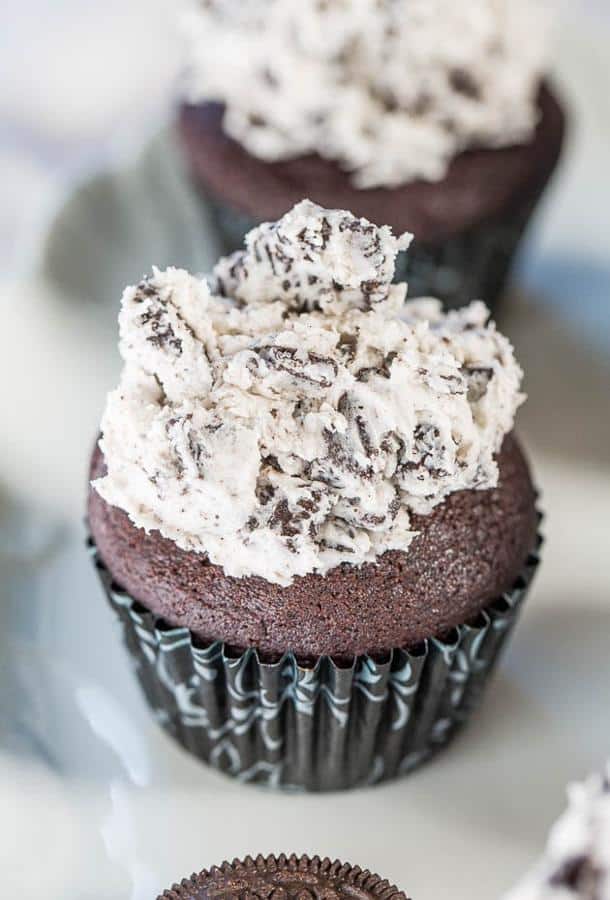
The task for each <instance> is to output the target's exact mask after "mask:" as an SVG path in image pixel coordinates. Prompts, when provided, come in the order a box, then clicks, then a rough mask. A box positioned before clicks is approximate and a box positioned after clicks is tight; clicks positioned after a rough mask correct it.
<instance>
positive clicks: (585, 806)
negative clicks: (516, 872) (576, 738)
mask: <svg viewBox="0 0 610 900" xmlns="http://www.w3.org/2000/svg"><path fill="white" fill-rule="evenodd" d="M568 800H569V803H568V808H567V810H566V811H565V812H564V814H563V815H562V816H561V818H560V819H559V820H558V821H557V822H556V824H555V825H554V826H553V829H552V831H551V834H550V836H549V841H548V844H547V848H546V851H545V854H544V857H543V859H542V860H541V861H540V863H539V864H538V866H537V867H536V868H535V869H534V871H533V872H531V873H530V874H529V875H528V876H527V877H526V878H525V879H524V880H523V882H522V883H521V884H520V885H519V886H518V887H516V888H515V889H514V890H512V891H510V892H509V894H508V895H507V896H506V898H505V900H610V765H609V766H608V767H607V770H606V775H605V776H603V775H593V776H591V777H590V778H589V779H588V780H587V781H585V782H584V783H583V784H574V785H572V786H571V787H570V788H569V791H568Z"/></svg>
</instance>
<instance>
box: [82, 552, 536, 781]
mask: <svg viewBox="0 0 610 900" xmlns="http://www.w3.org/2000/svg"><path fill="white" fill-rule="evenodd" d="M541 542H542V541H541V538H540V537H539V538H538V540H537V545H536V549H535V551H534V552H532V554H530V556H529V558H528V560H527V563H526V565H525V566H524V569H523V571H522V573H521V574H520V576H519V577H518V578H517V580H516V582H515V584H514V586H513V588H512V589H511V590H510V591H508V592H506V593H505V594H504V595H503V596H502V597H499V598H498V599H497V600H496V601H495V602H493V603H492V604H490V605H489V607H488V608H487V609H485V610H484V611H483V612H481V613H480V614H479V616H478V617H477V619H476V621H474V622H472V623H470V624H466V625H462V626H460V627H458V628H455V629H454V630H453V631H452V633H451V634H449V635H448V636H446V637H445V638H443V639H431V640H428V641H426V642H424V643H423V644H422V645H421V646H420V647H418V648H416V649H414V650H409V651H407V650H400V649H397V650H394V651H393V652H392V653H391V654H390V655H389V656H388V658H387V659H377V658H373V657H372V656H362V657H358V658H357V659H355V660H354V661H353V662H352V664H351V665H340V664H338V663H336V662H335V661H334V660H333V659H331V658H330V657H327V656H324V657H320V658H319V659H318V660H317V661H316V662H315V664H313V663H312V664H307V665H301V664H300V663H299V661H298V660H297V659H296V658H295V656H294V654H292V653H286V654H285V655H284V656H283V657H282V658H281V659H279V660H277V661H273V662H267V661H265V660H262V659H260V658H259V655H258V653H257V651H256V650H255V649H249V650H246V651H245V652H242V653H239V652H232V651H231V650H230V649H229V648H228V647H226V646H225V645H224V644H222V643H220V642H214V643H211V644H203V643H201V642H200V641H199V640H198V639H197V638H196V637H195V635H193V634H192V633H191V632H190V631H189V630H188V629H187V628H184V627H173V626H171V625H169V624H167V623H166V622H164V621H163V620H161V619H159V618H158V617H156V616H155V615H153V614H152V613H151V612H149V611H148V610H146V609H145V608H144V607H143V606H142V605H141V604H140V603H138V602H137V601H135V600H134V599H132V598H131V597H130V596H128V595H127V594H126V593H125V592H124V591H122V590H121V589H120V588H118V587H117V586H116V585H115V584H114V583H113V582H112V577H111V575H110V573H109V572H108V570H107V569H106V567H105V566H104V564H103V562H102V560H101V559H100V557H99V555H98V553H97V550H96V547H95V545H94V543H93V542H92V541H91V539H90V540H89V548H90V552H91V555H92V558H93V561H94V563H95V566H96V568H97V571H98V573H99V575H100V578H101V581H102V584H103V586H104V589H105V593H106V595H107V598H108V600H109V602H110V604H111V606H112V608H113V609H114V610H115V611H116V613H117V614H118V616H119V619H120V622H121V625H122V631H123V637H124V640H125V644H126V646H127V649H128V651H129V654H130V656H131V659H132V662H133V665H134V667H135V671H136V674H137V677H138V679H139V682H140V684H141V687H142V689H143V691H144V694H145V696H146V699H147V701H148V703H149V705H150V707H151V708H152V710H153V712H154V714H155V716H156V718H157V720H158V721H159V723H160V724H161V725H162V726H163V728H164V729H165V730H166V731H167V732H168V733H169V734H170V735H172V737H174V738H175V739H176V740H177V741H178V743H179V744H181V745H182V746H183V747H184V748H185V750H187V751H189V753H192V754H193V755H194V756H196V757H198V758H199V759H200V760H202V761H203V762H206V763H208V764H209V765H211V766H213V767H214V768H216V769H219V770H220V771H222V772H225V773H226V774H228V775H232V776H234V777H235V778H237V779H239V780H240V781H243V782H254V783H258V784H265V785H268V786H270V787H276V788H285V789H290V790H308V791H330V790H342V789H347V788H352V787H356V786H364V785H371V784H375V783H377V782H381V781H384V780H386V779H390V778H394V777H396V776H399V775H404V774H406V773H408V772H410V771H411V770H412V769H415V768H416V767H417V766H419V765H421V764H422V763H423V762H425V761H426V760H427V759H429V758H430V757H431V756H432V755H433V754H434V753H436V752H437V751H438V750H440V749H441V748H442V747H444V746H445V745H446V744H447V743H448V742H449V740H450V739H451V738H452V737H453V735H454V734H455V733H456V732H457V731H458V730H459V728H460V727H461V726H462V725H463V724H464V723H465V722H466V721H467V719H468V718H469V716H470V714H471V713H472V711H473V709H474V708H475V707H476V706H477V705H478V703H479V701H480V699H481V695H482V693H483V690H484V688H485V685H486V683H487V681H488V679H489V676H490V674H491V672H492V671H493V669H494V667H495V664H496V662H497V660H498V657H499V654H500V652H501V650H502V649H503V647H504V646H505V644H506V642H507V638H508V636H509V634H510V633H511V631H512V628H513V626H514V625H515V622H516V620H517V617H518V615H519V612H520V609H521V606H522V604H523V600H524V598H525V596H526V594H527V591H528V588H529V586H530V583H531V580H532V578H533V575H534V573H535V571H536V568H537V566H538V562H539V553H538V551H539V548H540V545H541Z"/></svg>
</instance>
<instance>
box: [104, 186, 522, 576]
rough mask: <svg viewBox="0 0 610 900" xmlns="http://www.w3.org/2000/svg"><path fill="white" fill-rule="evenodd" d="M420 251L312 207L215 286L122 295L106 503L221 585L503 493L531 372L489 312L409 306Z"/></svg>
mask: <svg viewBox="0 0 610 900" xmlns="http://www.w3.org/2000/svg"><path fill="white" fill-rule="evenodd" d="M409 240H410V237H409V236H408V235H403V236H401V237H399V238H396V237H394V236H393V235H392V233H391V230H390V229H389V228H388V227H382V228H379V227H377V226H375V225H372V224H371V223H370V222H367V221H366V220H365V219H358V218H355V217H354V216H352V215H351V214H350V213H348V212H345V211H340V210H333V211H329V210H324V209H322V208H320V207H318V206H316V205H314V204H312V203H310V202H309V201H303V202H302V203H300V204H298V205H297V206H296V207H295V208H294V209H293V210H291V211H290V212H289V213H287V214H286V215H285V216H284V217H283V218H282V219H281V220H280V221H279V222H277V223H272V224H264V225H261V226H260V227H259V228H257V229H255V230H254V231H252V232H251V233H250V234H249V235H248V236H247V238H246V249H245V250H243V251H240V252H238V253H236V254H234V255H233V256H231V257H229V258H227V259H221V260H220V262H219V263H218V265H217V266H216V268H215V270H214V272H213V275H212V276H211V277H210V278H209V279H207V280H206V279H200V278H195V277H193V276H192V275H189V274H188V273H186V272H184V271H181V270H177V269H168V270H167V271H165V272H161V271H158V270H156V269H155V270H154V271H153V274H152V275H151V276H150V277H149V278H147V279H145V280H144V281H142V282H141V283H140V284H139V285H137V286H136V287H130V288H127V290H126V291H125V293H124V295H123V300H122V310H121V313H120V320H119V321H120V335H121V340H120V349H121V353H122V356H123V358H124V360H125V366H124V369H123V373H122V377H121V382H120V386H119V388H118V389H117V390H116V391H114V392H113V393H112V394H110V396H109V398H108V402H107V406H106V411H105V414H104V417H103V422H102V432H103V436H102V439H101V442H100V446H101V450H102V452H103V454H104V457H105V460H106V465H107V474H106V475H105V477H103V478H101V479H99V480H97V481H96V482H95V483H94V484H95V488H96V489H97V491H98V492H99V493H100V495H101V496H102V497H103V498H104V499H105V500H106V501H107V502H108V503H110V504H112V505H115V506H118V507H120V508H122V509H123V510H125V511H126V512H127V513H128V514H129V516H130V518H131V519H132V521H133V522H134V523H135V524H136V525H138V526H141V527H142V528H145V529H146V530H155V529H156V530H158V531H159V532H161V534H162V535H163V536H165V537H167V538H170V539H171V540H173V541H174V542H175V543H176V544H177V545H178V546H179V547H181V548H183V549H184V550H192V551H197V552H201V553H205V554H207V556H208V558H209V559H210V560H211V562H213V563H215V564H218V565H220V566H222V567H223V569H224V571H225V573H226V574H227V575H230V576H235V577H240V576H248V575H259V576H262V577H263V578H265V579H266V580H267V581H271V582H276V583H278V584H281V585H287V584H290V583H291V582H292V580H293V579H294V577H295V576H299V575H306V574H308V573H311V572H317V573H321V574H324V573H326V572H328V571H329V570H330V569H333V568H334V567H336V566H338V565H340V564H342V563H350V564H353V565H361V564H362V563H365V562H374V561H375V560H376V559H377V558H378V557H379V556H380V555H381V554H383V553H385V552H386V551H387V550H394V549H397V550H403V551H405V550H407V549H408V546H409V543H410V542H411V540H412V539H413V537H414V536H415V533H414V532H413V531H412V530H411V526H410V515H411V513H417V514H420V515H425V514H427V513H429V512H431V511H432V509H434V507H435V506H437V505H438V504H439V503H441V502H442V501H443V500H444V499H445V498H446V497H447V496H448V495H449V494H451V493H452V492H454V491H460V490H469V489H486V488H492V487H494V486H495V485H496V484H497V478H498V469H497V464H496V461H495V459H494V455H495V454H496V453H497V451H498V450H499V449H500V446H501V444H502V441H503V438H504V436H505V435H506V434H507V433H508V432H509V431H510V430H511V429H512V426H513V419H514V414H515V411H516V409H517V407H518V406H519V404H520V403H521V401H522V399H523V397H522V395H521V394H520V392H519V387H520V381H521V371H520V369H519V367H518V365H517V363H516V361H515V359H514V356H513V351H512V348H511V346H510V344H509V342H508V341H507V340H506V338H504V337H503V336H502V335H500V334H499V333H498V332H497V331H496V329H495V327H494V325H493V323H488V322H487V319H488V311H487V309H486V307H485V306H484V305H483V304H482V303H480V302H474V303H472V304H471V305H470V306H468V307H466V308H465V309H462V310H460V311H457V312H450V313H447V314H444V313H443V312H442V311H441V306H440V303H439V302H438V301H436V300H429V299H424V300H416V301H410V302H406V303H405V295H406V285H405V284H397V285H393V284H392V283H391V281H392V277H393V274H394V261H395V257H396V255H397V253H398V251H399V250H400V249H403V248H405V247H406V246H407V245H408V243H409Z"/></svg>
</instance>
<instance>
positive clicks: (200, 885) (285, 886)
mask: <svg viewBox="0 0 610 900" xmlns="http://www.w3.org/2000/svg"><path fill="white" fill-rule="evenodd" d="M211 897H224V898H230V897H235V898H236V900H242V898H254V897H282V898H285V900H307V898H309V897H327V898H335V897H358V900H407V897H406V894H403V892H402V891H399V890H398V888H397V887H396V886H395V885H392V884H390V883H389V881H387V880H383V879H381V878H380V877H379V875H373V874H372V873H371V872H369V871H368V869H361V868H360V866H352V865H350V864H349V863H342V862H339V860H335V861H334V862H333V861H331V860H330V859H328V857H327V858H325V859H320V857H319V856H314V857H313V858H310V857H309V856H300V857H299V856H296V855H295V854H292V855H291V856H286V855H285V854H284V853H282V854H280V855H279V856H277V857H276V856H274V855H270V856H257V857H256V859H252V857H251V856H247V857H246V858H245V859H244V860H243V861H242V860H239V859H234V860H233V862H231V863H229V862H224V863H222V864H221V865H220V866H214V867H213V868H212V869H210V870H209V871H206V870H205V869H204V870H203V871H202V872H199V874H198V875H191V877H190V878H185V879H183V880H182V881H181V882H180V884H175V885H174V886H173V887H172V888H171V889H170V890H168V891H164V892H163V894H162V895H161V896H160V897H159V898H158V900H207V898H211Z"/></svg>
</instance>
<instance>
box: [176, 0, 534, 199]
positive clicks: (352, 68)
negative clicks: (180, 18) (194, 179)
mask: <svg viewBox="0 0 610 900" xmlns="http://www.w3.org/2000/svg"><path fill="white" fill-rule="evenodd" d="M184 32H185V34H186V36H187V46H188V60H189V66H188V73H187V95H188V98H189V99H190V100H191V101H192V102H200V101H203V100H217V101H222V102H223V103H225V104H226V113H225V118H224V127H225V129H226V131H227V132H228V133H229V134H230V135H232V136H233V137H234V138H236V139H237V140H238V141H240V142H241V143H242V144H243V145H244V146H245V147H246V148H247V149H248V151H249V152H250V153H252V154H253V155H255V156H258V157H260V158H261V159H264V160H269V161H271V160H279V159H287V158H292V157H296V156H300V155H302V154H307V153H318V154H320V155H321V156H324V157H327V158H330V159H336V160H338V161H339V162H340V164H341V165H342V166H343V167H344V168H346V169H347V170H349V171H351V172H353V180H354V183H355V184H356V185H358V186H359V187H372V186H379V185H385V186H396V185H400V184H403V183H405V182H408V181H410V180H412V179H416V178H423V179H426V180H430V181H436V180H438V179H440V178H442V177H443V176H444V175H445V174H446V171H447V168H448V165H449V162H450V161H451V159H452V158H453V157H454V156H455V155H456V154H458V153H459V152H461V151H462V150H464V149H465V148H467V147H471V146H488V147H500V146H507V145H511V144H514V143H521V142H525V141H527V140H528V139H529V138H530V137H531V135H532V133H533V130H534V127H535V125H536V122H537V118H538V111H537V103H536V98H537V92H538V88H539V84H540V79H541V77H542V75H543V72H544V69H545V66H546V52H545V47H546V36H547V32H548V27H547V22H546V17H545V16H544V15H543V13H542V9H541V4H540V2H538V3H537V2H536V0H381V2H379V0H333V2H327V0H323V2H319V0H205V2H203V0H190V2H189V4H188V6H187V12H186V13H185V14H184Z"/></svg>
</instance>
